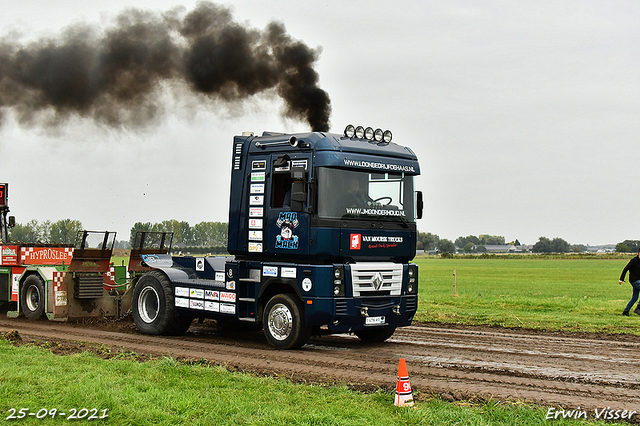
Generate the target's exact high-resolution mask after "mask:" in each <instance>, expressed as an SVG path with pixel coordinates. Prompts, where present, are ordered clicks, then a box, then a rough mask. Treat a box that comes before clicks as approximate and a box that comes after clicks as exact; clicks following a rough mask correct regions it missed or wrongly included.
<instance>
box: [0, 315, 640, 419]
mask: <svg viewBox="0 0 640 426" xmlns="http://www.w3.org/2000/svg"><path fill="white" fill-rule="evenodd" d="M9 330H17V331H18V332H19V333H20V335H21V336H22V337H23V339H25V340H29V339H34V340H47V339H52V340H59V341H64V342H71V343H72V344H73V343H74V342H75V344H78V342H88V343H94V344H100V345H107V346H109V347H113V348H120V349H125V350H128V351H133V352H136V353H138V354H145V355H153V356H159V355H166V356H173V357H175V358H179V359H193V360H200V359H203V360H207V361H210V362H213V363H216V364H220V365H225V366H227V367H228V368H230V369H232V370H242V371H249V372H256V373H259V374H271V375H277V376H284V377H287V378H290V379H292V380H294V381H299V382H310V383H341V384H347V385H350V386H352V387H355V388H358V389H369V388H375V387H382V388H385V389H393V388H395V382H396V375H397V366H398V360H399V358H405V359H406V360H407V364H408V367H409V375H410V380H411V384H412V386H413V389H414V391H416V390H419V391H420V393H422V394H431V393H435V394H440V395H442V396H443V397H444V398H445V399H467V398H469V399H473V398H480V399H488V398H496V399H501V400H504V399H511V400H513V399H516V400H525V401H531V402H536V403H539V404H543V405H547V406H550V405H554V406H560V405H562V406H564V407H568V408H573V409H577V408H578V407H581V408H582V409H594V408H602V407H611V408H613V409H628V410H635V411H640V357H638V356H637V354H638V353H640V337H638V338H636V337H629V338H627V339H626V340H617V339H616V338H613V337H611V336H609V337H607V336H604V337H597V338H596V337H590V336H587V337H583V336H582V335H580V336H578V337H574V336H573V335H560V334H558V333H544V332H535V333H534V332H527V331H521V330H502V329H485V328H481V327H478V328H472V327H452V326H433V325H429V326H425V325H420V324H416V325H414V326H411V327H407V328H403V329H398V330H397V331H396V334H395V335H394V336H393V337H392V338H391V339H389V341H387V342H386V343H382V344H375V345H373V344H364V343H362V342H360V341H359V340H358V339H357V338H355V337H352V336H347V335H340V336H327V337H316V338H312V339H311V340H310V342H309V344H307V345H305V346H304V347H303V348H302V349H300V350H296V351H280V350H276V349H273V348H271V347H270V346H269V345H268V344H267V343H266V339H265V338H264V337H263V336H262V334H261V333H260V332H249V333H246V334H243V335H240V336H239V335H238V334H237V333H233V334H226V333H224V332H221V331H219V330H217V329H216V327H215V325H213V326H212V325H211V324H204V325H200V324H193V325H192V327H191V329H190V331H189V333H188V334H187V335H186V336H182V337H163V336H146V335H142V334H139V333H137V332H136V331H134V330H133V329H131V328H129V329H127V327H122V326H119V327H114V326H113V325H110V324H109V323H106V324H102V325H100V324H97V325H92V326H85V327H83V326H79V325H77V324H64V323H52V322H47V321H26V320H22V319H17V320H11V319H4V318H0V332H4V331H9ZM114 330H116V331H114ZM576 336H577V335H576Z"/></svg>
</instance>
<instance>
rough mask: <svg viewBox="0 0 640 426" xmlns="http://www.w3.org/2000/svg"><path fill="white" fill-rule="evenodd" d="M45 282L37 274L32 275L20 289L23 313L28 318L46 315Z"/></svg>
mask: <svg viewBox="0 0 640 426" xmlns="http://www.w3.org/2000/svg"><path fill="white" fill-rule="evenodd" d="M44 298H45V292H44V283H43V282H42V280H41V279H40V277H39V276H37V275H30V276H28V277H27V279H26V280H24V284H23V285H22V290H21V291H20V306H21V308H22V313H23V314H24V316H25V317H27V318H28V319H38V318H40V317H42V316H43V315H44V301H45V299H44Z"/></svg>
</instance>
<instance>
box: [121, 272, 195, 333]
mask: <svg viewBox="0 0 640 426" xmlns="http://www.w3.org/2000/svg"><path fill="white" fill-rule="evenodd" d="M132 311H133V321H134V322H135V324H136V327H138V330H140V331H141V332H142V333H145V334H162V335H170V336H178V335H181V334H184V333H186V331H187V330H188V329H189V326H190V325H191V322H192V321H193V318H190V317H184V316H178V315H176V310H175V302H174V295H173V286H172V285H171V282H170V281H169V278H167V276H166V275H165V274H163V273H162V272H160V271H151V272H147V273H146V274H144V275H143V276H142V277H141V278H140V279H139V280H138V282H137V283H136V287H135V289H134V290H133V301H132Z"/></svg>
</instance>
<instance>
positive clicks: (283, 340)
mask: <svg viewBox="0 0 640 426" xmlns="http://www.w3.org/2000/svg"><path fill="white" fill-rule="evenodd" d="M262 323H263V326H264V335H265V336H266V337H267V340H268V341H269V343H270V344H271V345H272V346H273V347H275V348H278V349H298V348H300V347H302V346H303V345H304V344H305V343H307V340H309V337H310V336H311V327H307V326H306V325H305V324H304V311H303V309H302V303H301V302H300V300H299V299H298V297H297V296H296V295H295V294H291V293H286V294H277V295H275V296H273V297H272V298H271V299H270V300H269V301H268V302H267V305H266V306H265V308H264V314H263V317H262Z"/></svg>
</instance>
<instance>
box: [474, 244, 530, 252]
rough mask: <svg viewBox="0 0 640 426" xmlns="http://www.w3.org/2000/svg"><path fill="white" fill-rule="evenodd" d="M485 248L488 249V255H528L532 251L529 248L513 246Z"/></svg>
mask: <svg viewBox="0 0 640 426" xmlns="http://www.w3.org/2000/svg"><path fill="white" fill-rule="evenodd" d="M484 248H486V249H487V253H528V252H530V251H531V248H530V247H529V246H522V245H521V246H512V245H511V244H505V245H487V246H484Z"/></svg>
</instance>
